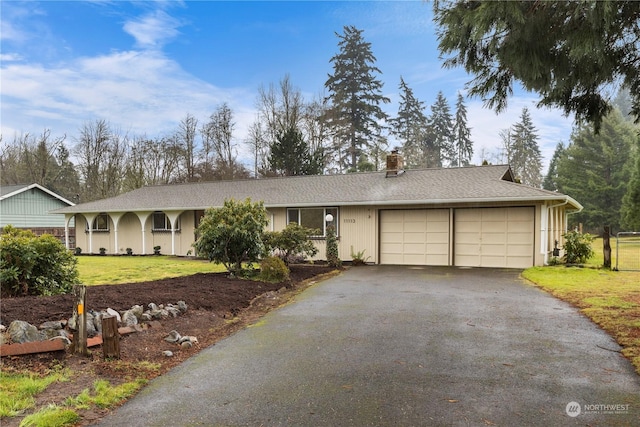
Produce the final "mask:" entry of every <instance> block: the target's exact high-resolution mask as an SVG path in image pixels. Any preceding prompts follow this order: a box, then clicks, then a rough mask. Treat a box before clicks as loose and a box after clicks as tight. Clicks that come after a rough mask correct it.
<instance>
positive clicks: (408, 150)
mask: <svg viewBox="0 0 640 427" xmlns="http://www.w3.org/2000/svg"><path fill="white" fill-rule="evenodd" d="M424 108H425V107H424V103H423V102H422V101H420V100H418V99H417V98H416V97H415V96H414V95H413V90H412V89H411V88H410V87H409V86H408V85H407V84H406V83H405V81H404V79H403V78H402V77H400V105H399V106H398V115H397V116H396V117H395V118H393V119H391V120H390V122H391V132H392V134H393V135H394V136H395V137H396V138H398V140H399V141H400V142H401V143H402V154H403V156H404V162H405V165H406V167H407V168H415V167H418V166H421V164H422V158H423V155H422V142H423V141H424V135H425V132H426V128H427V116H425V114H424Z"/></svg>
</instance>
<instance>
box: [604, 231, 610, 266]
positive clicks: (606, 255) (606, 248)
mask: <svg viewBox="0 0 640 427" xmlns="http://www.w3.org/2000/svg"><path fill="white" fill-rule="evenodd" d="M610 234H611V227H610V226H608V225H605V226H604V235H603V236H602V244H603V245H604V250H603V252H604V268H609V269H610V268H611V242H610V241H609V236H610Z"/></svg>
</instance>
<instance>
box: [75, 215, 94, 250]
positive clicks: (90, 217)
mask: <svg viewBox="0 0 640 427" xmlns="http://www.w3.org/2000/svg"><path fill="white" fill-rule="evenodd" d="M82 215H84V218H85V219H86V220H87V228H88V229H89V250H88V252H87V253H90V254H92V253H93V220H95V219H96V217H97V216H98V214H97V213H85V214H82ZM76 233H77V230H76ZM77 240H78V237H77V236H76V241H77Z"/></svg>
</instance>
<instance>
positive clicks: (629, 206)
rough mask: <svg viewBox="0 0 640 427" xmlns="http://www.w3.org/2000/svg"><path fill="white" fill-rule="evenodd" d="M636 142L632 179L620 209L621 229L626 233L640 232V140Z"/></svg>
mask: <svg viewBox="0 0 640 427" xmlns="http://www.w3.org/2000/svg"><path fill="white" fill-rule="evenodd" d="M636 142H637V143H636V147H635V156H633V157H632V161H633V170H632V172H631V179H630V180H629V185H628V186H627V192H626V194H625V195H624V197H623V198H622V206H621V208H620V214H621V216H622V218H621V227H622V229H623V230H625V231H640V140H638V141H636Z"/></svg>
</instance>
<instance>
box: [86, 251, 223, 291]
mask: <svg viewBox="0 0 640 427" xmlns="http://www.w3.org/2000/svg"><path fill="white" fill-rule="evenodd" d="M77 259H78V273H79V274H80V282H81V283H83V284H85V285H119V284H122V283H136V282H146V281H152V280H158V279H167V278H170V277H181V276H189V275H191V274H196V273H218V272H223V271H226V269H225V268H224V266H222V265H220V264H214V263H211V262H209V261H206V260H201V259H192V258H180V257H172V256H164V255H161V256H95V255H93V256H79V257H77Z"/></svg>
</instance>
